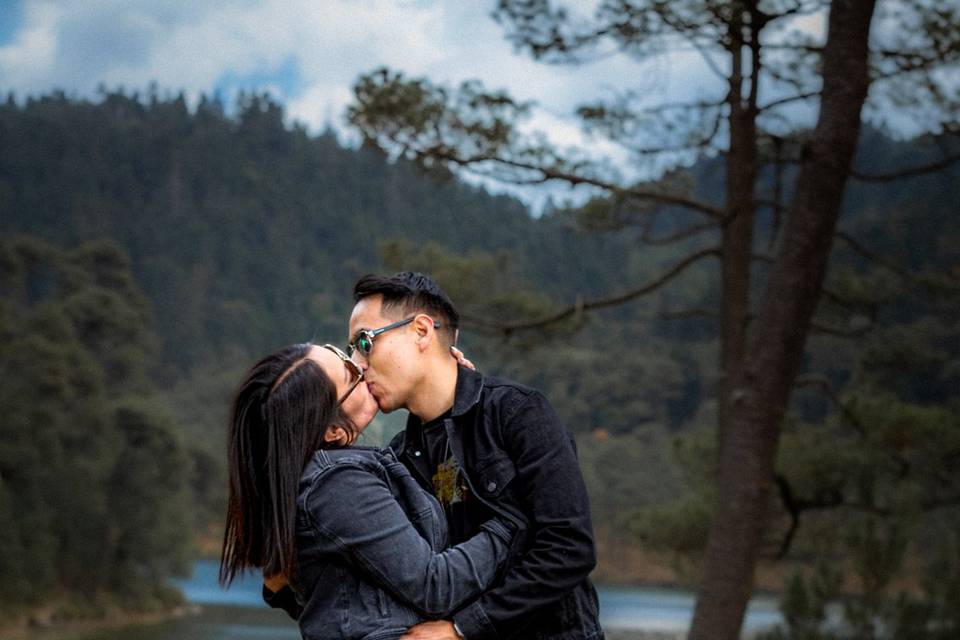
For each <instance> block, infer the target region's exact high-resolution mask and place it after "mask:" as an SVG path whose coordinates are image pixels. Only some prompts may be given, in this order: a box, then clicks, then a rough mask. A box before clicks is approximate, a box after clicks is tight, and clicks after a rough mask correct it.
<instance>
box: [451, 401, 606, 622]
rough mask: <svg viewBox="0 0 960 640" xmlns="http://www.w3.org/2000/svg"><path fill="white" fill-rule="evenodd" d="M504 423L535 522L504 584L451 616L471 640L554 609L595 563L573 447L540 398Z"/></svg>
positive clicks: (518, 487) (518, 484) (520, 490)
mask: <svg viewBox="0 0 960 640" xmlns="http://www.w3.org/2000/svg"><path fill="white" fill-rule="evenodd" d="M518 404H519V406H517V408H516V409H515V410H514V411H513V412H512V413H511V414H507V415H506V417H505V419H504V420H502V422H501V424H502V432H501V433H502V438H503V442H504V445H505V449H506V451H507V452H508V453H509V455H510V457H511V458H512V461H513V464H514V466H515V468H516V477H515V478H514V479H513V483H515V484H514V490H515V491H516V492H517V495H518V496H519V497H520V499H521V500H522V501H523V503H524V506H525V508H526V511H527V514H528V516H529V517H530V519H531V521H530V522H529V523H528V527H529V531H530V535H529V536H528V538H527V542H528V545H527V548H526V550H525V553H524V554H523V555H522V556H521V557H520V559H519V560H518V561H514V564H513V565H511V567H510V568H509V569H508V571H507V572H506V574H505V575H504V579H503V582H502V583H501V584H500V585H499V586H497V587H496V588H494V589H492V590H491V591H489V592H487V593H485V594H484V595H483V596H481V597H480V599H478V600H477V601H476V602H474V603H472V604H470V605H469V606H467V607H466V608H464V609H463V610H462V611H460V612H458V613H457V614H456V615H454V618H453V619H454V622H456V623H457V627H458V628H459V629H460V631H461V632H462V633H463V635H464V637H466V638H467V640H486V639H489V638H497V637H499V636H500V635H503V634H501V633H498V631H500V632H503V631H505V630H507V629H515V628H516V623H517V621H518V620H519V619H522V618H524V617H526V616H528V615H530V614H531V613H532V612H533V611H534V610H536V609H538V608H541V607H545V606H548V605H551V604H553V603H555V602H557V601H558V600H560V598H561V597H563V596H564V595H565V594H566V593H567V592H568V591H570V589H572V588H573V587H574V586H576V585H577V584H578V583H579V582H580V581H582V580H583V579H584V578H586V577H587V575H589V573H590V572H591V571H592V570H593V568H594V566H595V565H596V551H595V548H594V542H593V528H592V525H591V523H590V504H589V501H588V499H587V490H586V486H585V484H584V481H583V475H582V474H581V472H580V466H579V464H578V463H577V458H576V453H575V451H574V447H573V443H572V441H571V438H570V436H569V434H568V433H567V431H566V429H565V428H564V427H563V425H562V424H561V423H560V419H559V418H558V417H557V415H556V413H555V412H554V411H553V409H552V408H551V407H550V405H549V403H548V402H547V400H546V398H544V397H543V395H542V394H540V393H536V392H535V393H531V394H528V395H526V396H525V397H524V398H523V399H522V400H521V401H520V402H519V403H518Z"/></svg>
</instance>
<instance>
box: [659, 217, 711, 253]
mask: <svg viewBox="0 0 960 640" xmlns="http://www.w3.org/2000/svg"><path fill="white" fill-rule="evenodd" d="M713 229H717V223H716V222H705V223H703V224H695V225H692V226H689V227H687V228H685V229H680V230H679V231H675V232H674V233H671V234H669V235H666V236H662V237H660V238H654V237H652V235H651V231H650V225H649V224H648V225H644V228H643V233H642V234H640V240H641V242H643V243H644V244H649V245H652V246H655V247H657V246H663V245H667V244H673V243H675V242H679V241H681V240H686V239H687V238H692V237H694V236H696V235H699V234H701V233H703V232H704V231H710V230H713Z"/></svg>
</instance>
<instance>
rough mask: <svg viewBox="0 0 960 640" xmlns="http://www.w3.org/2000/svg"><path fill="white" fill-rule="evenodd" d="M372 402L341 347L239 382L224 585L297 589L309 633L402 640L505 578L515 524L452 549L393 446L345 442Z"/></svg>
mask: <svg viewBox="0 0 960 640" xmlns="http://www.w3.org/2000/svg"><path fill="white" fill-rule="evenodd" d="M376 412H377V404H376V401H375V400H374V399H373V397H372V396H371V395H370V392H369V390H368V389H367V385H366V383H365V382H364V380H363V371H362V370H361V369H360V368H359V367H358V366H357V365H356V364H355V363H354V362H353V361H351V360H350V359H349V358H348V357H347V356H346V355H345V354H344V353H343V352H341V351H340V350H339V349H337V348H336V347H333V346H332V345H323V346H322V347H318V346H316V345H311V344H303V345H296V346H291V347H287V348H285V349H281V350H280V351H277V352H275V353H273V354H271V355H269V356H267V357H265V358H263V359H262V360H260V361H259V362H257V363H256V364H255V365H254V366H253V367H252V368H251V370H250V371H249V372H248V374H247V376H246V377H245V378H244V380H243V382H242V383H241V385H240V387H239V389H238V390H237V394H236V397H235V399H234V402H233V406H232V415H231V420H230V424H229V443H228V458H229V459H228V462H229V476H230V487H229V501H228V510H227V523H226V531H225V533H224V543H223V550H222V553H221V558H220V581H221V583H222V584H224V585H229V584H230V582H231V581H232V580H233V579H234V578H235V577H236V576H237V574H238V573H240V572H242V571H244V570H246V569H251V568H256V569H260V570H261V571H262V572H263V574H264V575H266V576H271V577H272V583H271V584H284V583H289V588H290V589H291V590H292V593H293V596H294V598H293V600H294V601H293V602H291V603H289V604H291V607H285V608H287V609H288V611H291V609H293V610H292V611H291V614H292V615H294V616H295V617H297V618H298V622H299V624H300V631H301V633H302V635H303V636H304V637H305V638H309V639H311V640H319V639H326V638H331V639H333V638H337V639H341V638H363V639H364V640H386V639H395V638H399V637H400V636H401V635H403V633H404V631H405V630H406V629H407V628H408V627H410V626H412V625H414V624H417V623H418V622H421V621H423V620H424V619H429V618H439V617H449V616H450V614H452V613H453V611H455V610H456V609H458V608H460V607H461V606H463V605H464V604H466V603H467V602H468V601H470V600H471V599H473V598H475V597H476V596H478V595H479V594H480V593H481V592H483V591H484V590H485V589H487V588H488V587H490V586H491V585H492V584H493V583H494V581H495V580H496V578H497V576H498V574H499V572H500V568H502V566H503V564H504V562H505V561H506V558H507V557H508V555H509V551H510V542H511V539H512V536H511V528H512V525H510V524H509V523H506V522H504V521H501V520H496V519H494V520H490V521H488V522H487V523H485V524H484V525H483V526H482V527H481V529H482V531H481V532H480V533H478V534H477V535H476V536H474V537H473V538H471V539H469V540H467V541H466V542H463V543H462V544H459V545H457V546H455V547H452V548H450V549H446V550H444V548H445V547H446V542H447V540H446V536H447V532H446V522H445V520H444V517H443V511H442V509H441V507H440V505H439V503H438V502H437V501H436V500H435V499H434V498H433V496H431V495H430V494H429V493H427V492H426V491H424V490H423V489H421V488H420V486H419V485H418V484H417V483H416V481H415V480H414V479H413V478H412V477H411V476H410V474H409V472H408V471H407V470H406V468H405V467H404V466H403V465H402V464H400V463H398V462H397V461H396V460H395V459H394V458H393V456H392V455H391V454H390V452H389V451H381V450H378V449H374V448H368V447H354V446H350V445H352V443H353V442H354V440H355V439H356V437H357V436H358V435H359V434H360V433H361V432H362V431H363V429H364V428H365V427H366V426H367V425H368V424H369V423H370V421H371V420H372V419H373V416H374V415H375V414H376Z"/></svg>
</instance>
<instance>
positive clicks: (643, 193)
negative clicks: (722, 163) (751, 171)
mask: <svg viewBox="0 0 960 640" xmlns="http://www.w3.org/2000/svg"><path fill="white" fill-rule="evenodd" d="M414 152H415V153H417V154H418V155H424V156H427V157H434V158H439V159H441V160H445V161H447V162H451V163H453V164H456V165H457V166H461V167H464V168H467V169H470V168H471V167H470V165H474V164H479V163H483V162H489V163H494V164H500V165H504V166H508V167H513V168H515V169H523V170H525V171H534V172H538V173H540V175H541V178H539V179H535V180H534V183H538V184H539V183H541V182H548V181H550V180H560V181H563V182H567V183H568V184H570V185H571V186H577V185H580V184H585V185H590V186H593V187H598V188H600V189H603V190H605V191H610V192H612V193H616V194H618V195H621V196H625V197H630V198H636V199H638V200H648V201H651V202H659V203H661V204H666V205H673V206H678V207H684V208H686V209H690V210H692V211H696V212H698V213H702V214H704V215H706V216H708V217H710V218H713V219H717V220H719V219H721V218H722V217H723V211H722V210H721V209H718V208H717V207H714V206H712V205H709V204H707V203H705V202H701V201H699V200H694V199H692V198H687V197H684V196H681V195H675V194H669V193H662V192H660V191H654V190H648V189H641V188H640V187H621V186H619V185H616V184H614V183H612V182H607V181H605V180H600V179H599V178H592V177H590V176H583V175H577V174H575V173H571V172H569V171H563V170H560V169H553V168H550V167H543V166H540V165H536V164H533V163H530V162H522V161H519V160H509V159H507V158H499V157H497V156H471V157H469V158H461V157H459V156H458V155H456V154H455V153H454V152H452V151H449V150H445V149H435V150H427V151H422V150H414ZM525 183H527V184H529V182H525Z"/></svg>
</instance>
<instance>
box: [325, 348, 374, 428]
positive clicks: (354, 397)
mask: <svg viewBox="0 0 960 640" xmlns="http://www.w3.org/2000/svg"><path fill="white" fill-rule="evenodd" d="M308 357H309V358H311V359H312V360H314V361H315V362H316V363H317V364H319V365H320V367H321V368H322V369H323V371H324V373H326V374H327V376H328V377H329V378H330V380H332V381H333V383H334V384H335V385H336V387H337V398H342V397H343V394H345V393H346V392H347V390H348V389H350V387H351V386H352V385H353V384H354V383H355V382H356V381H357V376H356V374H355V373H354V372H353V369H352V368H350V367H349V366H347V364H346V363H344V362H343V360H341V359H340V358H339V356H337V354H335V353H334V352H332V351H329V350H327V349H324V348H323V347H318V346H316V345H314V346H312V347H310V353H309V356H308ZM378 410H379V407H378V406H377V401H376V400H375V399H374V398H373V396H372V395H370V390H369V389H367V383H366V382H361V383H360V384H358V385H356V386H355V387H354V389H353V391H351V392H350V395H348V396H347V397H346V399H344V401H343V412H344V413H346V414H347V416H349V417H350V419H351V420H353V423H354V424H355V425H356V427H357V429H358V430H359V431H363V430H364V429H365V428H366V427H367V425H368V424H370V421H371V420H373V416H375V415H377V411H378Z"/></svg>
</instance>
